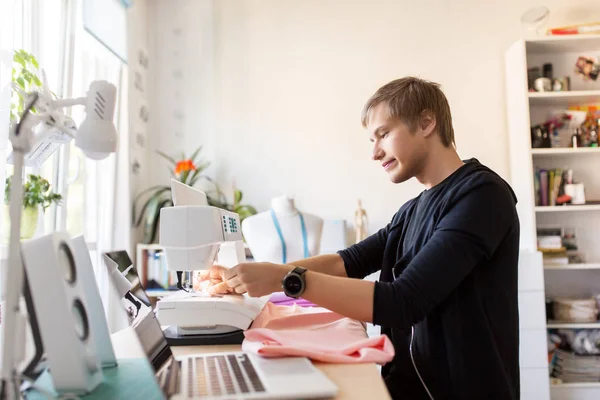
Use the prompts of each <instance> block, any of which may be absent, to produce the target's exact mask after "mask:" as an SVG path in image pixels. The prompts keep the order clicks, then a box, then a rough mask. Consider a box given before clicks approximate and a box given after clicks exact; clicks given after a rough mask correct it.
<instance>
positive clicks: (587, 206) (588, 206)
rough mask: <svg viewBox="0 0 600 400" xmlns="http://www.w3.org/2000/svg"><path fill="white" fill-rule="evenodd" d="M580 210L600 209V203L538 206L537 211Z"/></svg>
mask: <svg viewBox="0 0 600 400" xmlns="http://www.w3.org/2000/svg"><path fill="white" fill-rule="evenodd" d="M579 211H600V204H581V205H563V206H536V207H535V212H538V213H542V212H579Z"/></svg>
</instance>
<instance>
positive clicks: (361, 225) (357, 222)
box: [354, 200, 368, 243]
mask: <svg viewBox="0 0 600 400" xmlns="http://www.w3.org/2000/svg"><path fill="white" fill-rule="evenodd" d="M367 225H368V219H367V212H366V211H365V210H364V209H363V208H362V202H361V201H360V200H358V209H357V210H356V212H355V213H354V229H355V231H356V243H358V242H360V241H362V240H364V239H366V238H367Z"/></svg>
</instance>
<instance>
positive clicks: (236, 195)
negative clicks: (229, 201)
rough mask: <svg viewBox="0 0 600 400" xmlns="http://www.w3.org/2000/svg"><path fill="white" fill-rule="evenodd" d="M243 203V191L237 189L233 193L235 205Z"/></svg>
mask: <svg viewBox="0 0 600 400" xmlns="http://www.w3.org/2000/svg"><path fill="white" fill-rule="evenodd" d="M241 202H242V191H241V190H239V189H235V192H233V204H240V203H241Z"/></svg>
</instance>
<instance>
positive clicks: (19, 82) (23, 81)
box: [17, 77, 25, 89]
mask: <svg viewBox="0 0 600 400" xmlns="http://www.w3.org/2000/svg"><path fill="white" fill-rule="evenodd" d="M17 83H18V84H19V86H21V87H22V88H23V89H25V80H23V78H22V77H19V78H17Z"/></svg>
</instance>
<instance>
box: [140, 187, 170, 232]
mask: <svg viewBox="0 0 600 400" xmlns="http://www.w3.org/2000/svg"><path fill="white" fill-rule="evenodd" d="M150 189H152V188H150ZM170 190H171V188H170V187H168V186H162V189H159V190H157V191H156V192H155V193H153V194H152V196H150V197H149V198H148V199H147V200H146V202H145V203H144V205H143V206H142V208H141V209H140V216H139V217H136V210H135V205H136V202H137V200H138V199H139V198H140V197H141V195H142V194H144V192H142V193H140V194H139V195H138V196H137V197H136V200H135V202H134V204H133V210H132V211H131V215H132V217H133V221H135V220H136V218H137V222H134V226H136V227H138V226H140V224H141V223H142V220H143V219H144V215H147V214H148V213H149V212H151V208H150V207H152V203H153V202H157V201H158V199H161V198H164V195H163V193H165V192H167V191H170ZM145 192H146V193H147V192H148V189H147V190H145Z"/></svg>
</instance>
